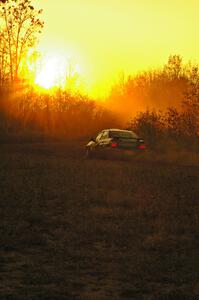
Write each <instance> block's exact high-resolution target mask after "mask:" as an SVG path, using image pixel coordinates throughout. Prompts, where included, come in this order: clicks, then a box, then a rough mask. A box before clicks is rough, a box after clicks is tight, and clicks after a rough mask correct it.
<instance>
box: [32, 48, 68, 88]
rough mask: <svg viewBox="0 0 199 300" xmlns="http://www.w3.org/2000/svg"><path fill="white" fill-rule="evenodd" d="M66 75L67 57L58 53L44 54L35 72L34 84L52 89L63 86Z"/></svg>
mask: <svg viewBox="0 0 199 300" xmlns="http://www.w3.org/2000/svg"><path fill="white" fill-rule="evenodd" d="M66 77H67V59H66V57H63V56H61V55H60V54H46V55H45V56H44V57H43V58H42V60H41V62H40V63H38V70H37V72H36V78H35V84H36V85H38V86H40V87H42V88H44V89H47V90H48V89H52V88H54V87H58V86H63V85H64V84H65V81H66Z"/></svg>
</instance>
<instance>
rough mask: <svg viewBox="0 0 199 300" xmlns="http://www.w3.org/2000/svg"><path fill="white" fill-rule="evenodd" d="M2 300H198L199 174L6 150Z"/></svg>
mask: <svg viewBox="0 0 199 300" xmlns="http://www.w3.org/2000/svg"><path fill="white" fill-rule="evenodd" d="M0 153H1V154H0V187H1V202H0V219H1V223H0V246H1V248H0V299H9V300H11V299H13V300H32V299H36V300H37V299H42V300H43V299H52V300H56V299H57V300H58V299H59V300H62V299H69V300H73V299H74V300H76V299H77V300H78V299H79V300H90V299H91V300H98V299H99V300H106V299H114V300H117V299H133V300H134V299H147V300H149V299H150V300H183V299H184V300H185V299H186V300H189V299H190V300H191V299H192V300H196V299H198V297H199V281H198V274H199V258H198V247H199V242H198V241H199V239H198V237H199V235H198V228H199V202H198V200H199V168H198V167H197V166H196V165H194V164H195V162H194V163H191V164H190V165H189V163H188V162H186V161H181V162H180V163H179V161H178V163H177V162H176V160H175V161H172V160H170V162H169V163H168V161H166V160H164V163H163V162H161V160H158V159H156V161H155V162H154V161H153V159H152V156H150V159H149V157H148V158H144V159H143V160H141V159H139V160H138V161H136V160H132V161H108V160H95V159H93V160H88V161H87V160H85V159H83V155H82V153H81V144H79V146H77V145H75V144H72V145H71V146H69V145H67V144H24V145H19V144H18V145H3V146H1V152H0Z"/></svg>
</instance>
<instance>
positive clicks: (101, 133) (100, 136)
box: [96, 132, 103, 142]
mask: <svg viewBox="0 0 199 300" xmlns="http://www.w3.org/2000/svg"><path fill="white" fill-rule="evenodd" d="M102 135H103V132H100V133H99V134H98V135H97V137H96V141H97V142H99V140H100V139H101V138H102Z"/></svg>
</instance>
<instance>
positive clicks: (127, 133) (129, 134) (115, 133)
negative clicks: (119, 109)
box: [110, 130, 138, 139]
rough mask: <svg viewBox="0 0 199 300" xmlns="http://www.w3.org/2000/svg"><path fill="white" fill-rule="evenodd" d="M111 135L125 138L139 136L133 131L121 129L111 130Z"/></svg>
mask: <svg viewBox="0 0 199 300" xmlns="http://www.w3.org/2000/svg"><path fill="white" fill-rule="evenodd" d="M110 137H111V138H123V139H137V138H138V136H137V135H136V134H135V133H134V132H132V131H125V130H124V131H122V130H121V131H119V130H114V131H110Z"/></svg>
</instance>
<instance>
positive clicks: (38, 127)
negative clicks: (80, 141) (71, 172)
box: [0, 84, 120, 141]
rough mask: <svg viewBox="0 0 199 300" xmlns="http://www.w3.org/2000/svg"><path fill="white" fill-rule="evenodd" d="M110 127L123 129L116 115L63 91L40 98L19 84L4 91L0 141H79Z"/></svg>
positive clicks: (0, 101)
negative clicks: (79, 138)
mask: <svg viewBox="0 0 199 300" xmlns="http://www.w3.org/2000/svg"><path fill="white" fill-rule="evenodd" d="M110 126H115V127H118V126H120V125H119V121H118V120H117V119H116V118H115V115H114V114H113V113H112V112H111V111H109V110H108V109H106V108H105V107H103V106H101V105H99V104H97V103H96V102H95V101H94V100H92V99H90V98H89V97H88V96H84V95H81V94H79V93H77V94H72V93H70V92H67V91H63V90H57V91H56V92H55V93H53V94H51V95H50V94H47V93H46V94H44V93H40V94H39V93H38V92H35V91H34V90H33V89H31V88H30V87H26V86H24V85H19V84H18V85H17V86H16V85H15V86H12V87H1V90H0V134H1V138H3V137H5V138H8V137H9V138H12V137H13V138H15V139H16V138H17V137H18V138H17V139H19V140H22V141H23V140H31V139H32V140H37V139H45V138H46V137H48V138H49V137H51V138H65V137H70V138H78V137H82V136H93V135H94V134H95V133H96V132H97V131H99V130H101V129H103V128H106V127H110Z"/></svg>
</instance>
